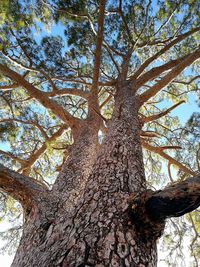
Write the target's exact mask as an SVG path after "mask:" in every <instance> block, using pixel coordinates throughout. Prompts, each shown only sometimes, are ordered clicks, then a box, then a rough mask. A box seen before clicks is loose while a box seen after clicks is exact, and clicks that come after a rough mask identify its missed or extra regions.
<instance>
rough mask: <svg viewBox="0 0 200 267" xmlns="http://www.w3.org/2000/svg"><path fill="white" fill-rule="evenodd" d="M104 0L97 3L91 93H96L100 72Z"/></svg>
mask: <svg viewBox="0 0 200 267" xmlns="http://www.w3.org/2000/svg"><path fill="white" fill-rule="evenodd" d="M105 4H106V1H105V0H101V1H100V4H99V17H98V33H97V40H96V50H95V57H94V72H93V82H92V89H91V93H92V94H94V93H95V94H97V91H96V90H97V86H98V80H99V73H100V64H101V50H102V42H103V24H104V13H105Z"/></svg>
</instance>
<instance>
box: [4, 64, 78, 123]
mask: <svg viewBox="0 0 200 267" xmlns="http://www.w3.org/2000/svg"><path fill="white" fill-rule="evenodd" d="M0 72H1V73H3V74H4V75H6V76H8V77H10V78H11V79H12V80H14V81H15V82H17V83H18V84H20V85H21V86H22V87H24V88H25V89H26V90H27V91H28V92H29V95H30V96H32V97H34V98H35V99H37V100H38V101H39V102H40V103H41V104H42V105H43V106H45V107H46V108H48V109H50V110H51V111H52V112H53V113H54V114H55V115H57V116H58V117H59V118H60V119H61V120H63V121H64V122H66V123H67V124H69V125H70V126H71V127H73V126H75V124H77V123H78V122H79V120H78V119H77V118H74V117H73V116H71V115H70V114H69V113H68V112H67V111H66V110H65V109H63V108H62V107H61V106H60V105H58V104H57V103H56V102H54V101H53V100H51V99H49V98H48V97H47V96H46V94H45V93H43V92H41V91H39V90H38V89H37V88H36V87H34V86H33V85H32V84H30V83H29V82H28V81H26V80H25V79H24V78H23V77H22V76H21V75H20V74H18V73H17V72H15V71H13V70H11V69H9V68H8V67H7V66H6V65H2V64H0Z"/></svg>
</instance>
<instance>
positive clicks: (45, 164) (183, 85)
mask: <svg viewBox="0 0 200 267" xmlns="http://www.w3.org/2000/svg"><path fill="white" fill-rule="evenodd" d="M199 10H200V2H199V1H197V0H189V1H185V0H179V1H178V0H177V1H171V0H165V1H163V0H152V1H151V0H149V1H147V0H144V1H141V0H118V1H104V0H99V1H97V0H79V1H78V0H70V1H62V0H55V1H51V0H33V1H31V2H30V1H28V0H14V1H9V0H3V1H2V5H1V7H0V33H1V35H0V104H1V110H0V140H1V143H2V145H1V150H0V159H1V163H3V164H4V166H6V167H8V168H10V169H12V170H15V171H16V172H18V173H20V174H22V175H25V176H29V177H32V178H34V179H35V180H36V181H37V183H38V184H44V185H45V186H47V187H50V188H51V187H52V186H53V184H54V181H55V179H56V177H57V175H58V172H59V171H60V170H61V167H62V165H63V163H64V161H65V160H66V159H67V157H68V156H69V155H70V153H71V147H72V144H73V142H74V140H76V138H77V136H78V134H79V132H80V129H83V128H84V127H87V128H89V129H90V132H93V131H94V129H95V131H97V133H98V142H99V146H100V145H101V143H102V140H103V138H104V136H105V135H106V132H107V128H108V125H109V123H110V121H111V119H112V114H113V108H114V106H115V94H116V90H117V86H118V82H119V81H123V83H124V84H125V83H126V84H127V86H129V87H130V89H131V90H132V91H133V92H137V96H138V105H139V107H140V110H139V115H140V124H141V127H142V129H141V132H140V136H141V143H142V146H143V148H144V151H143V154H144V164H145V171H146V178H147V181H148V186H149V188H152V189H153V188H157V189H159V188H161V187H163V186H165V185H168V184H169V183H172V184H174V183H176V182H177V181H178V180H180V181H183V180H184V179H186V178H187V177H189V176H195V175H196V174H198V173H199V171H200V163H199V155H200V154H199V153H200V147H199V137H200V130H199V126H200V125H199V124H200V121H199V119H200V116H199V113H197V112H196V113H194V114H193V115H192V117H191V118H190V120H189V121H188V122H187V123H186V125H185V127H183V125H182V124H181V122H180V121H179V118H178V117H177V116H176V117H173V116H171V115H170V114H171V112H172V111H173V110H174V109H176V108H177V109H178V108H179V106H180V105H184V104H185V103H186V102H187V101H188V98H189V99H190V95H191V93H195V94H199V88H198V85H199V78H200V75H199V69H198V68H199V65H198V64H199V60H198V59H199V57H200V48H199V37H200V36H199V31H200V26H199V25H200V18H199ZM94 121H95V124H94ZM94 125H95V126H94ZM82 135H84V133H82ZM89 142H90V141H89V140H86V146H87V145H88V144H89ZM88 146H89V145H88ZM176 177H177V178H176ZM3 186H5V185H3ZM3 189H4V187H3ZM4 191H6V190H4ZM6 193H8V192H6ZM6 193H2V194H1V220H4V218H5V216H7V218H8V219H10V220H11V221H13V220H14V223H13V224H14V226H13V228H12V229H10V230H9V231H8V232H6V233H2V234H1V235H2V236H3V237H4V238H7V239H8V240H9V242H10V240H11V239H12V238H13V236H15V237H16V238H14V239H12V242H10V248H11V249H13V247H15V246H16V239H18V237H19V231H20V229H21V227H22V226H21V224H22V220H21V218H22V217H21V214H22V210H21V208H20V207H19V204H16V202H15V201H14V200H13V199H12V198H11V197H14V198H16V197H15V195H14V194H12V193H10V194H6ZM10 195H11V196H10ZM18 198H19V197H18ZM18 200H19V201H20V199H18ZM170 220H171V219H170ZM19 221H20V222H19ZM190 231H192V234H191V235H190V234H189V233H190ZM185 232H187V233H188V239H190V241H191V243H190V248H191V256H192V257H193V262H192V265H191V266H198V263H197V262H198V260H199V258H200V248H199V246H198V242H199V235H200V215H199V211H198V209H197V210H195V211H193V212H192V213H189V214H187V215H185V216H184V217H181V218H178V219H176V220H175V219H173V220H171V222H169V226H168V228H167V229H166V233H165V235H164V237H163V242H164V243H163V244H164V245H163V244H162V245H161V246H163V247H165V249H168V252H169V254H168V255H169V256H170V257H166V261H168V264H175V265H170V266H178V264H180V259H178V258H177V256H180V253H181V249H182V246H183V240H185V239H184V233H185ZM174 234H175V235H176V238H174ZM176 264H177V265H176ZM188 266H189V265H188Z"/></svg>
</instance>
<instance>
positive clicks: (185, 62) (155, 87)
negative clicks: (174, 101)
mask: <svg viewBox="0 0 200 267" xmlns="http://www.w3.org/2000/svg"><path fill="white" fill-rule="evenodd" d="M199 57H200V49H198V50H196V51H194V52H193V53H191V54H189V55H188V56H187V57H186V58H185V59H184V60H183V61H182V62H180V63H179V64H178V65H177V66H176V67H174V68H173V69H172V70H171V71H170V72H169V73H168V74H166V75H165V76H164V77H163V78H162V79H160V80H159V81H158V82H157V83H156V84H155V85H153V86H152V87H151V88H150V89H149V90H147V91H146V92H144V93H143V94H141V95H140V105H143V104H144V103H145V102H146V101H147V100H149V99H150V98H151V97H153V96H155V95H156V94H157V93H158V92H159V91H160V90H161V89H162V88H163V87H165V86H166V85H168V84H169V83H170V82H171V81H172V80H173V79H174V78H175V77H176V76H177V75H179V74H180V73H181V72H182V71H183V70H184V69H185V68H186V67H188V66H190V65H191V64H192V63H193V62H194V61H195V60H197V59H198V58H199Z"/></svg>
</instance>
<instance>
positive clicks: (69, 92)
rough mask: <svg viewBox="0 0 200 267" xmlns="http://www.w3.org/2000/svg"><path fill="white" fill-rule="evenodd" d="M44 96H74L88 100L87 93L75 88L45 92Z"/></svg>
mask: <svg viewBox="0 0 200 267" xmlns="http://www.w3.org/2000/svg"><path fill="white" fill-rule="evenodd" d="M45 95H47V96H50V97H54V96H62V95H75V96H80V97H82V98H85V99H87V98H88V92H86V91H82V90H81V89H77V88H63V89H60V90H56V91H52V92H46V93H45Z"/></svg>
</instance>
